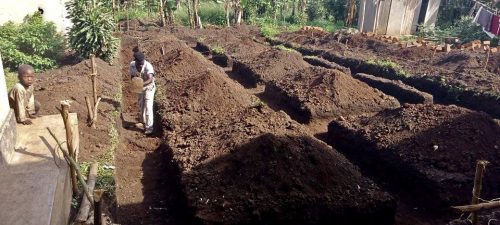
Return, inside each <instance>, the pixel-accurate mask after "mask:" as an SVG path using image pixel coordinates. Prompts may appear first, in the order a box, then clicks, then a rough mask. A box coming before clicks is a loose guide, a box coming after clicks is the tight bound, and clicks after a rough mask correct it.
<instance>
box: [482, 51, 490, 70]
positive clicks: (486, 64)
mask: <svg viewBox="0 0 500 225" xmlns="http://www.w3.org/2000/svg"><path fill="white" fill-rule="evenodd" d="M490 52H491V51H490V48H489V46H488V50H487V51H486V63H484V69H485V70H488V62H489V61H490Z"/></svg>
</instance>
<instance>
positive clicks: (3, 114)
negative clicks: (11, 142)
mask: <svg viewBox="0 0 500 225" xmlns="http://www.w3.org/2000/svg"><path fill="white" fill-rule="evenodd" d="M9 111H10V107H9V98H8V97H7V85H6V83H5V74H4V72H3V64H2V56H1V55H0V127H1V126H2V125H3V124H4V122H5V119H6V118H7V115H8V114H9Z"/></svg>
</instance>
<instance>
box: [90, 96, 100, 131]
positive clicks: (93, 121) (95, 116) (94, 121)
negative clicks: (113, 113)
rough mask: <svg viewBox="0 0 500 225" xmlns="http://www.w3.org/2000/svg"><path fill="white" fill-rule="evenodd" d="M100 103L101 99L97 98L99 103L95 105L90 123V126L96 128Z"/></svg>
mask: <svg viewBox="0 0 500 225" xmlns="http://www.w3.org/2000/svg"><path fill="white" fill-rule="evenodd" d="M99 102H101V97H99V98H97V102H96V103H95V105H94V113H93V116H92V121H91V122H90V125H92V126H95V124H96V121H97V109H98V107H99Z"/></svg>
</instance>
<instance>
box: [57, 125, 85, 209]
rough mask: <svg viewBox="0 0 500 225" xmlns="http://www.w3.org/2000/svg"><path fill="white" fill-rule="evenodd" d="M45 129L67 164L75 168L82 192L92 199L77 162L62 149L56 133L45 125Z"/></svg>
mask: <svg viewBox="0 0 500 225" xmlns="http://www.w3.org/2000/svg"><path fill="white" fill-rule="evenodd" d="M47 130H48V131H49V133H50V135H51V136H52V138H54V140H55V141H56V143H57V146H58V147H59V149H60V150H61V152H62V153H63V155H64V158H65V159H66V160H67V161H68V164H69V166H72V167H73V168H74V169H75V170H76V174H77V176H78V180H80V183H81V184H82V186H83V192H84V193H85V196H87V198H88V199H89V201H92V196H90V193H89V192H88V187H87V183H85V180H84V179H83V176H82V173H81V171H80V168H79V166H78V164H77V163H76V162H75V160H73V158H71V156H70V155H69V154H68V153H67V152H66V150H64V148H63V146H62V144H61V142H60V141H59V139H57V137H56V135H55V134H54V133H53V132H52V130H50V128H48V127H47Z"/></svg>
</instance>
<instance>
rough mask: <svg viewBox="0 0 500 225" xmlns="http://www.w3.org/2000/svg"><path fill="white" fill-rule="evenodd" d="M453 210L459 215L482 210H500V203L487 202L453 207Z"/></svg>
mask: <svg viewBox="0 0 500 225" xmlns="http://www.w3.org/2000/svg"><path fill="white" fill-rule="evenodd" d="M451 208H453V209H455V210H456V211H457V212H459V213H468V212H479V211H481V210H488V209H498V208H500V201H493V202H485V203H479V204H476V205H463V206H453V207H451Z"/></svg>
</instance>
